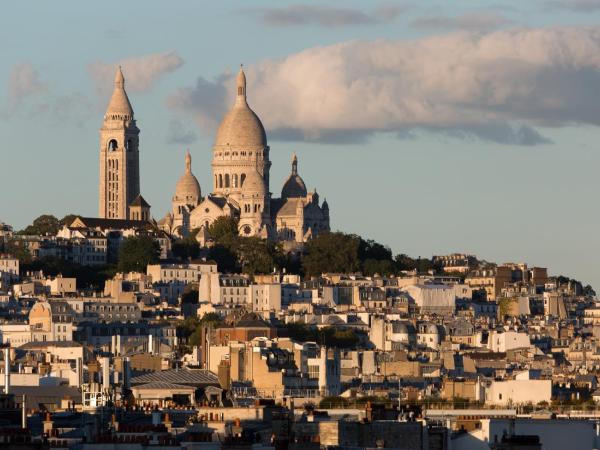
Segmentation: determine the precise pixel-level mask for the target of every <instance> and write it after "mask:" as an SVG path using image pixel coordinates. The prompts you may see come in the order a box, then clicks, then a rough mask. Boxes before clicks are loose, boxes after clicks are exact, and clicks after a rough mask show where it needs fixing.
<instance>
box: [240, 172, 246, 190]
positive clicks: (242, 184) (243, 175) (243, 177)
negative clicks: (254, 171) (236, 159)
mask: <svg viewBox="0 0 600 450" xmlns="http://www.w3.org/2000/svg"><path fill="white" fill-rule="evenodd" d="M245 180H246V174H245V173H243V174H242V176H241V177H240V187H244V181H245Z"/></svg>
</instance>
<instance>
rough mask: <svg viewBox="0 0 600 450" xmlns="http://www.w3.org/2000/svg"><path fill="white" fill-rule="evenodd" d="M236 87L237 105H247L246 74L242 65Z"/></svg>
mask: <svg viewBox="0 0 600 450" xmlns="http://www.w3.org/2000/svg"><path fill="white" fill-rule="evenodd" d="M236 85H237V97H236V103H238V102H243V103H246V74H245V73H244V65H243V64H240V71H239V72H238V74H237V78H236Z"/></svg>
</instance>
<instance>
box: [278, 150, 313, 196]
mask: <svg viewBox="0 0 600 450" xmlns="http://www.w3.org/2000/svg"><path fill="white" fill-rule="evenodd" d="M306 193H307V191H306V185H305V184H304V180H303V179H302V177H301V176H300V175H298V158H297V156H296V154H295V153H294V156H292V173H291V174H290V176H289V177H288V179H287V180H286V181H285V183H283V188H282V189H281V198H298V197H306Z"/></svg>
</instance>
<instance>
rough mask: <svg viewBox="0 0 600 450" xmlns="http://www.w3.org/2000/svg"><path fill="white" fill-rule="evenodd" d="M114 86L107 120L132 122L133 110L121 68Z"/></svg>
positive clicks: (107, 111) (107, 110)
mask: <svg viewBox="0 0 600 450" xmlns="http://www.w3.org/2000/svg"><path fill="white" fill-rule="evenodd" d="M114 85H115V88H114V89H113V93H112V96H111V97H110V101H109V102H108V107H107V108H106V115H105V116H104V117H105V119H109V120H110V119H112V120H114V119H117V120H132V119H133V108H132V107H131V103H130V102H129V97H128V96H127V92H125V77H124V76H123V71H122V70H121V66H118V67H117V71H116V72H115V81H114Z"/></svg>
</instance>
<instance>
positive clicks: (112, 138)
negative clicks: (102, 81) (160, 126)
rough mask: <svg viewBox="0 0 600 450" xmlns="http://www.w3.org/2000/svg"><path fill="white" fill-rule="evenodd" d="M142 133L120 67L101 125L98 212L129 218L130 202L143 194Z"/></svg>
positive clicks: (102, 215)
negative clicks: (140, 147)
mask: <svg viewBox="0 0 600 450" xmlns="http://www.w3.org/2000/svg"><path fill="white" fill-rule="evenodd" d="M139 134H140V130H139V129H138V127H137V125H136V123H135V119H134V117H133V108H132V107H131V103H130V102H129V98H128V97H127V92H125V78H124V77H123V72H122V71H121V67H119V68H118V69H117V73H116V74H115V81H114V90H113V93H112V96H111V99H110V102H109V104H108V108H107V109H106V114H104V122H103V124H102V128H100V179H99V208H98V216H99V217H101V218H105V219H128V218H129V216H130V214H129V206H130V204H131V203H132V202H133V201H134V200H135V199H136V198H137V196H138V195H139V194H140V154H139Z"/></svg>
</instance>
